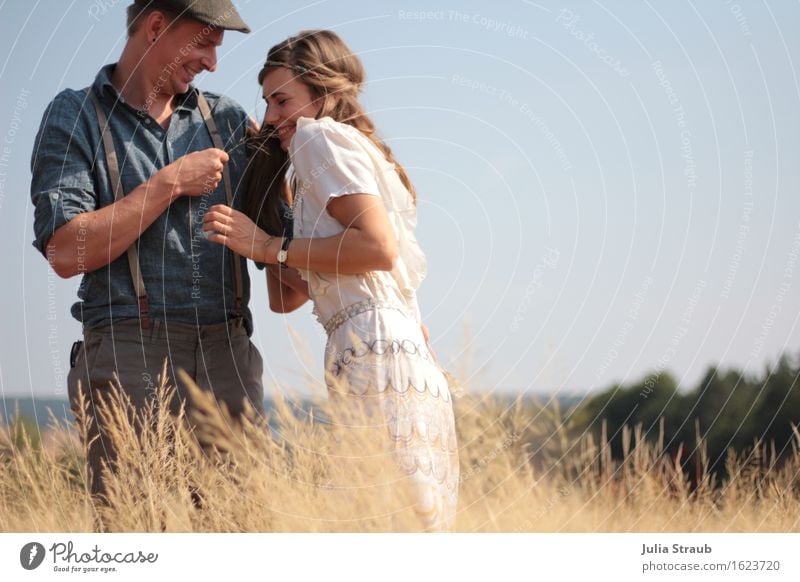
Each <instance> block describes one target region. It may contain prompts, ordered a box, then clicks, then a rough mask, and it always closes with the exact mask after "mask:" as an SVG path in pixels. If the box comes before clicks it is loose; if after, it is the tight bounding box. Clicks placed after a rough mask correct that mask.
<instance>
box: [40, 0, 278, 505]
mask: <svg viewBox="0 0 800 582" xmlns="http://www.w3.org/2000/svg"><path fill="white" fill-rule="evenodd" d="M225 30H237V31H240V32H244V33H248V32H250V29H249V28H248V27H247V25H246V24H245V23H244V22H243V21H242V19H241V17H240V16H239V14H238V13H237V12H236V9H235V8H234V7H233V5H232V4H231V2H230V0H196V1H193V0H156V1H149V0H136V2H135V3H134V4H133V5H131V6H130V7H129V8H128V40H127V43H126V45H125V48H124V50H123V52H122V55H121V57H120V59H119V62H117V63H116V64H112V65H107V66H105V67H103V68H102V69H101V70H100V72H99V73H98V74H97V77H96V79H95V81H94V83H93V85H92V86H91V88H89V91H87V90H79V91H75V90H71V89H67V90H65V91H62V92H61V93H59V94H58V95H57V96H56V98H55V99H54V100H53V101H52V102H51V103H50V105H49V106H48V108H47V110H46V111H45V114H44V117H43V120H42V123H41V127H40V129H39V134H38V136H37V138H36V141H35V145H34V151H33V155H32V161H31V166H32V172H33V179H32V183H31V197H32V200H33V204H34V206H35V215H34V216H35V218H34V232H35V236H36V240H35V241H34V245H35V246H36V248H38V249H39V250H40V251H41V252H42V253H43V254H44V255H45V257H46V258H47V259H48V261H49V262H50V264H51V266H52V267H53V269H54V270H55V271H56V273H57V274H58V275H60V276H61V277H65V278H66V277H72V276H74V275H78V274H81V275H83V279H82V281H81V285H80V289H79V291H78V295H79V298H80V301H78V302H77V303H76V304H75V305H73V307H72V314H73V316H74V317H75V318H76V319H78V321H80V322H81V323H82V324H83V338H84V339H83V342H82V343H81V342H77V343H76V345H75V346H73V354H72V358H71V360H72V362H71V363H72V368H71V370H70V374H69V379H68V387H69V396H70V403H71V406H72V408H73V410H74V411H76V412H77V408H78V403H79V397H78V392H79V388H80V390H81V392H82V393H83V394H84V396H85V397H86V399H87V400H88V402H89V405H90V411H89V412H90V413H91V414H92V416H93V423H92V426H91V428H90V431H89V435H88V438H89V439H90V446H89V449H88V458H87V464H88V468H89V475H90V483H91V491H92V494H93V495H94V496H95V498H96V500H97V501H100V502H102V501H104V496H105V493H106V492H107V489H106V486H105V483H104V469H103V468H104V466H108V467H110V468H111V470H113V467H114V459H115V454H116V453H115V450H114V447H113V443H112V442H111V440H110V439H109V437H108V434H107V431H106V430H104V429H105V427H104V425H105V422H104V421H103V417H102V416H99V417H98V414H97V410H96V406H97V405H98V404H99V403H100V401H101V399H103V398H105V397H108V396H109V395H110V394H112V393H113V392H114V391H116V390H119V389H120V387H121V389H122V390H123V391H124V393H125V395H127V396H128V397H129V398H130V400H131V402H132V403H133V405H134V407H135V408H136V410H141V409H142V408H143V407H144V406H145V405H146V404H147V403H148V401H149V399H150V398H151V397H152V396H153V392H154V388H155V387H157V386H158V383H159V376H160V374H161V370H162V367H163V365H164V359H165V358H167V373H168V382H169V383H170V384H171V385H177V390H178V395H179V400H178V401H175V402H173V410H174V409H176V407H177V404H178V403H179V402H180V401H184V402H185V401H186V400H185V398H186V389H185V386H183V385H182V384H181V383H180V381H179V379H178V378H177V371H178V370H179V369H183V370H185V371H186V372H188V374H189V375H190V376H191V377H192V378H193V379H194V380H195V382H196V383H197V384H198V385H199V386H200V387H201V388H202V389H205V390H209V391H211V392H212V393H213V394H214V396H215V397H216V398H217V399H218V400H219V402H220V403H222V404H224V405H225V407H226V408H227V409H228V410H229V411H230V412H231V413H232V414H233V415H234V417H235V416H238V415H241V414H242V413H243V411H244V410H245V409H246V408H245V407H246V403H248V402H249V403H250V404H251V405H252V406H253V407H254V408H255V409H256V410H261V408H262V400H263V387H262V383H261V375H262V360H261V356H260V354H259V353H258V351H257V349H256V348H255V347H254V346H253V344H252V343H251V342H250V339H249V336H250V334H251V333H252V318H251V314H250V312H249V310H248V308H247V303H248V299H249V279H248V277H247V268H246V264H245V261H244V259H242V258H241V257H239V256H236V255H233V254H231V253H230V252H229V251H227V250H225V249H224V247H222V246H221V245H216V244H214V243H212V242H209V241H208V240H207V239H206V238H205V236H203V232H202V225H203V214H204V213H205V211H206V210H207V209H208V208H209V207H211V206H213V205H214V204H219V203H223V204H232V205H233V206H234V207H239V205H240V202H241V196H236V195H235V194H236V189H237V188H238V187H239V185H240V184H241V182H242V176H243V173H244V170H245V166H246V163H247V158H246V152H245V146H244V138H245V132H246V129H247V126H248V124H249V123H250V122H249V120H248V116H247V114H246V113H245V112H244V111H243V110H242V109H241V107H239V106H238V105H237V104H235V103H234V102H233V101H231V100H229V99H226V98H224V97H220V96H218V95H214V94H211V93H202V94H201V93H200V92H199V91H197V90H196V89H195V88H194V87H193V86H192V85H191V82H192V80H193V78H194V77H195V75H197V73H199V72H201V71H212V72H213V71H214V70H215V69H216V66H217V56H216V50H217V47H218V46H219V45H220V44H221V43H222V39H223V34H224V31H225ZM209 108H210V110H211V111H209ZM116 377H118V379H119V382H117V381H116ZM139 428H141V427H139Z"/></svg>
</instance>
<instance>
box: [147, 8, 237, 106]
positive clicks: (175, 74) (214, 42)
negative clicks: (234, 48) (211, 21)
mask: <svg viewBox="0 0 800 582" xmlns="http://www.w3.org/2000/svg"><path fill="white" fill-rule="evenodd" d="M223 34H224V31H223V30H221V29H217V28H212V27H210V26H207V25H205V24H203V23H202V22H198V21H197V20H191V19H188V18H181V19H179V20H176V21H173V22H171V23H170V24H168V25H167V26H166V28H165V29H164V31H163V32H162V33H161V34H160V35H158V37H157V40H156V42H155V43H153V45H152V46H151V48H150V50H151V51H153V52H152V53H151V55H152V56H153V57H155V59H154V60H155V62H156V63H157V64H158V67H159V78H158V81H157V83H158V84H159V86H160V90H161V92H162V93H164V94H167V95H179V94H181V93H185V92H186V91H188V90H189V84H190V83H191V82H192V80H193V79H194V77H195V75H197V74H198V73H200V72H202V71H212V72H213V71H215V70H216V68H217V47H218V46H220V45H221V44H222V37H223Z"/></svg>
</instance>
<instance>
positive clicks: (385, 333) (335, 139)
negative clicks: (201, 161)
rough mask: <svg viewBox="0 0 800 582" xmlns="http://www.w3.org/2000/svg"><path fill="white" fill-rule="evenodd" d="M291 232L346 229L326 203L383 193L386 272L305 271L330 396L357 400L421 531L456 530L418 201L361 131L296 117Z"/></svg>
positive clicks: (450, 451)
mask: <svg viewBox="0 0 800 582" xmlns="http://www.w3.org/2000/svg"><path fill="white" fill-rule="evenodd" d="M289 157H290V160H291V163H292V168H291V169H290V172H293V173H294V175H293V180H292V181H293V182H294V184H295V188H294V203H293V218H294V231H293V232H294V237H295V238H320V237H329V236H334V235H337V234H339V233H341V232H342V231H343V230H344V227H343V226H342V225H341V224H340V223H339V222H338V221H337V220H336V219H334V218H333V217H332V216H331V215H330V214H328V212H327V210H326V205H327V203H328V202H329V201H330V200H331V199H333V198H334V197H337V196H345V195H347V194H370V195H374V196H380V197H381V198H382V199H383V201H384V205H385V207H386V209H387V212H388V215H389V218H390V221H391V223H392V225H393V227H394V231H395V235H396V237H397V241H398V258H397V261H396V266H395V268H394V269H393V270H392V271H371V272H368V273H364V274H359V275H344V274H336V273H320V272H314V271H305V270H301V271H300V275H301V277H302V278H303V279H304V280H305V281H306V282H307V283H308V290H309V295H310V297H311V300H312V301H313V303H314V314H315V315H316V317H317V319H318V320H319V321H320V323H321V324H322V325H323V327H324V328H325V331H326V332H327V334H328V342H327V345H326V350H325V373H326V384H327V385H328V394H329V397H330V398H331V399H333V400H336V399H342V400H343V401H347V400H348V399H349V401H350V402H353V399H356V400H357V401H358V404H359V406H360V407H362V408H366V410H367V412H368V414H371V415H373V416H374V420H375V421H376V423H375V424H374V425H371V426H374V428H375V430H377V431H379V432H380V433H381V436H382V440H384V441H385V442H386V443H387V447H388V448H389V449H390V450H389V454H390V456H391V458H392V459H393V462H396V463H397V464H398V465H399V466H400V468H401V470H402V471H403V473H404V474H405V475H407V477H408V484H410V486H411V490H412V492H413V493H412V496H413V505H414V511H415V512H416V513H417V515H418V516H419V517H420V519H421V521H422V526H423V528H424V529H427V530H432V531H445V530H449V529H452V527H453V524H454V521H455V511H456V503H457V499H458V482H459V465H458V451H457V446H456V433H455V423H454V418H453V407H452V400H451V395H450V391H449V389H448V386H447V381H446V378H445V376H444V374H443V373H442V370H441V368H440V367H439V365H438V364H437V363H436V361H435V360H434V358H433V356H432V355H431V353H430V351H429V350H428V347H427V345H426V342H425V339H424V337H423V335H422V330H421V329H420V323H421V322H420V313H419V306H418V304H417V297H416V289H417V288H418V287H419V284H420V283H421V281H422V279H423V278H424V277H425V274H426V269H427V263H426V260H425V255H424V254H423V253H422V251H421V249H420V248H419V245H418V244H417V241H416V238H415V237H414V228H415V226H416V207H415V205H414V203H413V200H412V198H411V195H410V194H409V192H408V190H407V189H406V188H405V186H403V184H402V182H401V181H400V178H399V176H398V175H397V172H396V171H395V169H394V164H391V163H390V162H388V161H387V160H386V159H385V157H384V156H383V154H382V153H381V152H380V151H379V150H378V148H377V147H375V145H374V144H373V143H372V142H371V141H370V140H369V139H368V138H367V137H366V136H364V135H363V134H362V133H361V132H360V131H358V130H357V129H355V128H354V127H352V126H350V125H346V124H343V123H339V122H336V121H334V120H333V119H331V118H330V117H324V118H322V119H310V118H300V119H299V120H298V122H297V130H296V133H295V135H294V137H293V138H292V142H291V144H290V146H289Z"/></svg>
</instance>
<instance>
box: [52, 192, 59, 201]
mask: <svg viewBox="0 0 800 582" xmlns="http://www.w3.org/2000/svg"><path fill="white" fill-rule="evenodd" d="M50 198H52V199H53V200H58V192H51V193H50Z"/></svg>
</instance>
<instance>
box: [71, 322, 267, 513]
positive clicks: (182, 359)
mask: <svg viewBox="0 0 800 582" xmlns="http://www.w3.org/2000/svg"><path fill="white" fill-rule="evenodd" d="M83 337H84V341H83V344H82V345H81V346H80V347H79V348H78V351H77V354H75V358H74V366H73V367H71V369H70V372H69V376H68V380H67V385H68V390H69V399H70V406H71V408H72V411H73V413H76V414H77V411H78V383H79V382H80V386H81V390H82V392H83V393H84V398H85V399H86V400H88V403H89V414H90V415H91V416H92V422H91V425H90V427H89V434H88V435H87V437H88V439H90V445H89V449H88V453H87V459H86V463H87V468H88V471H89V481H90V488H91V492H92V496H93V497H94V498H95V500H96V501H98V502H101V503H102V502H104V499H105V493H106V487H105V484H104V479H103V465H104V464H105V465H106V466H107V467H111V468H112V470H113V464H114V460H115V459H116V451H115V450H114V447H113V443H112V442H111V440H110V439H109V438H107V436H106V434H105V431H104V427H103V421H102V418H101V417H100V416H99V415H98V413H97V408H96V407H97V405H98V403H99V399H100V398H101V397H103V398H107V397H108V395H109V394H111V393H112V391H116V390H118V389H119V385H121V386H122V390H123V391H124V393H125V394H126V395H127V397H128V398H130V401H131V403H132V404H133V406H134V408H135V409H136V410H137V411H138V410H141V409H143V408H144V407H145V406H146V404H147V403H148V401H149V400H150V399H151V398H152V397H153V396H154V393H155V389H156V387H157V386H158V385H159V380H160V376H161V373H162V369H163V366H164V359H165V358H166V360H167V376H168V379H167V382H168V384H169V385H171V386H175V388H176V395H177V399H174V400H173V402H172V403H171V409H172V411H173V412H176V411H177V409H178V406H179V405H180V404H181V403H184V404H186V405H187V409H188V410H190V408H191V402H190V401H189V400H188V399H187V391H186V387H185V386H184V385H183V383H182V382H181V381H180V380H179V379H178V377H177V371H178V370H179V369H183V370H185V371H186V372H187V373H188V374H189V376H191V377H192V378H193V379H194V381H195V383H196V384H197V385H198V386H199V387H200V388H201V389H203V390H208V391H211V392H212V393H213V394H214V396H215V398H216V399H217V401H218V402H221V403H224V404H225V405H226V406H227V408H228V410H229V411H230V412H231V414H232V415H233V416H234V417H237V416H239V415H241V414H242V412H243V411H244V407H245V402H249V403H250V405H251V406H252V407H253V408H254V409H255V410H256V411H257V412H258V413H261V412H262V411H263V399H264V388H263V385H262V380H261V376H262V371H263V362H262V359H261V354H259V352H258V349H257V348H256V347H255V346H254V345H253V343H252V342H251V341H250V338H249V336H248V334H247V331H246V330H245V328H244V326H242V325H237V324H236V322H235V321H230V322H228V323H220V324H213V325H201V326H194V325H186V324H179V323H164V322H160V321H153V327H152V329H149V330H143V329H141V327H140V325H139V320H138V319H135V320H134V319H126V320H122V321H116V322H114V324H113V326H111V325H109V326H103V327H98V328H94V329H84V332H83ZM115 374H116V375H117V376H118V377H119V384H118V383H117V381H116V380H115V377H114V376H115ZM138 428H139V429H140V430H141V427H138ZM92 439H93V440H92ZM103 461H105V463H103Z"/></svg>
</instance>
